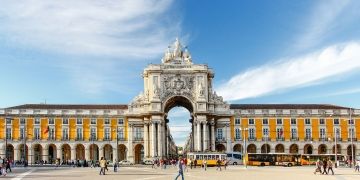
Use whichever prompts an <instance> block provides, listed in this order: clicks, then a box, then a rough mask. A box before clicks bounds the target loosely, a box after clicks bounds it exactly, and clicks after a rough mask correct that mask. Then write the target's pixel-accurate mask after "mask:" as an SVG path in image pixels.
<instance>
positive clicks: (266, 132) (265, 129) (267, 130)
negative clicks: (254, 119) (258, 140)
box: [263, 128, 269, 138]
mask: <svg viewBox="0 0 360 180" xmlns="http://www.w3.org/2000/svg"><path fill="white" fill-rule="evenodd" d="M263 137H266V138H267V137H269V128H264V129H263Z"/></svg>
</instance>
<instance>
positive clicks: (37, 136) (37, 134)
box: [34, 127, 41, 140]
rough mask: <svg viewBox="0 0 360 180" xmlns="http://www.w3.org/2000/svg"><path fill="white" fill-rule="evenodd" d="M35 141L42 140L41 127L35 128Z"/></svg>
mask: <svg viewBox="0 0 360 180" xmlns="http://www.w3.org/2000/svg"><path fill="white" fill-rule="evenodd" d="M34 139H35V140H40V139H41V129H40V127H34Z"/></svg>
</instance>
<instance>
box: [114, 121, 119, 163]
mask: <svg viewBox="0 0 360 180" xmlns="http://www.w3.org/2000/svg"><path fill="white" fill-rule="evenodd" d="M118 130H119V127H118V125H116V129H115V132H116V161H119V149H118V148H119V131H118Z"/></svg>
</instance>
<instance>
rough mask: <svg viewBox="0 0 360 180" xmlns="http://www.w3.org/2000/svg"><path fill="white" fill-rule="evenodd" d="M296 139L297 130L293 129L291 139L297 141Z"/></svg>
mask: <svg viewBox="0 0 360 180" xmlns="http://www.w3.org/2000/svg"><path fill="white" fill-rule="evenodd" d="M296 138H297V129H296V128H291V139H296Z"/></svg>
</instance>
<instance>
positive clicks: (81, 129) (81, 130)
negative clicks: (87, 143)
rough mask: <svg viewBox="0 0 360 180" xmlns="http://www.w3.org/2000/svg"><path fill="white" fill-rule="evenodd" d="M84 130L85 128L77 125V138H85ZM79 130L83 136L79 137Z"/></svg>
mask: <svg viewBox="0 0 360 180" xmlns="http://www.w3.org/2000/svg"><path fill="white" fill-rule="evenodd" d="M79 129H80V131H79ZM83 131H84V129H83V128H82V127H76V140H78V139H81V140H83V138H84V132H83ZM79 132H80V133H81V137H79Z"/></svg>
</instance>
